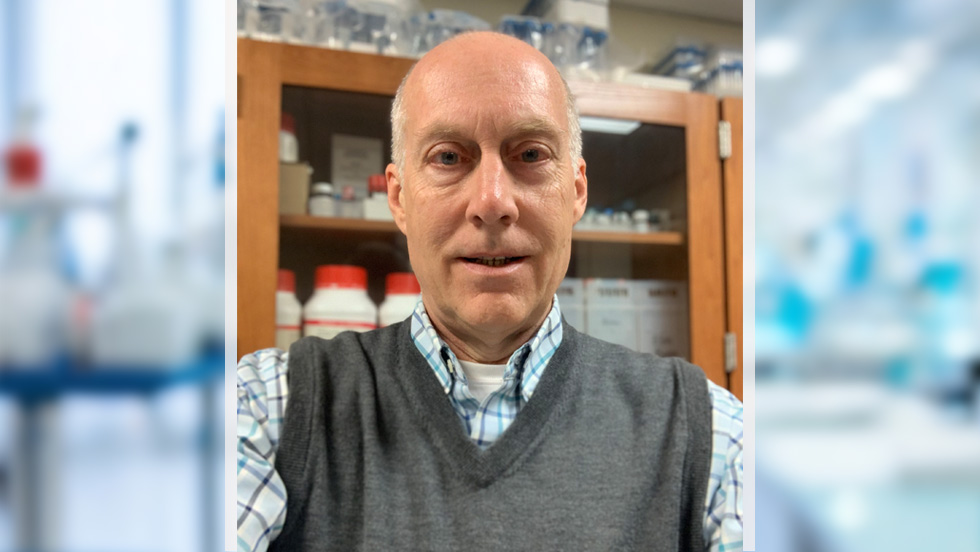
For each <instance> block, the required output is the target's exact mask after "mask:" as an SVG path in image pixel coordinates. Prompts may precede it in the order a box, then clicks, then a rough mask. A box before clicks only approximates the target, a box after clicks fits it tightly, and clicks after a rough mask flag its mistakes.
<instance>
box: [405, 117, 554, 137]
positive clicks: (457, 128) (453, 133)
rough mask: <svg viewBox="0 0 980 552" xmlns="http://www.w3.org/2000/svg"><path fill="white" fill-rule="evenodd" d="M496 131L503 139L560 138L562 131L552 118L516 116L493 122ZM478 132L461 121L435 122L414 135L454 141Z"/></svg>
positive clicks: (429, 123)
mask: <svg viewBox="0 0 980 552" xmlns="http://www.w3.org/2000/svg"><path fill="white" fill-rule="evenodd" d="M490 123H491V124H492V126H493V128H494V130H495V131H496V132H497V133H498V134H500V135H501V136H502V137H505V138H510V137H518V136H534V135H536V136H543V137H548V138H558V137H559V136H560V135H561V133H562V129H561V127H560V126H559V124H558V122H557V121H555V120H554V119H553V118H550V117H543V116H535V115H527V116H520V115H518V116H515V117H514V118H513V119H511V120H509V121H499V120H498V121H491V122H490ZM477 132H478V130H477V128H475V127H474V125H473V124H468V123H467V122H466V121H460V120H452V121H450V120H435V121H431V122H428V123H426V124H423V125H422V126H421V127H419V128H417V129H415V131H414V132H413V133H412V134H414V135H415V137H416V138H418V139H420V140H439V139H445V140H454V139H466V140H469V139H473V138H475V136H474V135H475V134H476V133H477Z"/></svg>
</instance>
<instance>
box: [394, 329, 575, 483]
mask: <svg viewBox="0 0 980 552" xmlns="http://www.w3.org/2000/svg"><path fill="white" fill-rule="evenodd" d="M564 331H565V335H564V337H563V338H562V342H561V345H559V346H558V349H557V350H556V351H555V354H554V356H553V357H552V358H551V360H550V361H549V363H548V369H547V370H545V371H544V374H542V376H541V381H540V382H538V386H537V389H536V390H535V392H534V397H533V399H532V400H530V401H528V402H527V404H525V405H524V407H523V408H521V411H520V413H518V415H517V418H515V419H514V421H513V422H511V424H510V427H508V428H507V430H506V431H504V433H503V435H501V436H500V437H498V438H497V441H496V442H495V443H493V444H492V445H490V446H489V447H488V448H487V449H486V450H483V449H481V448H480V447H479V446H478V445H477V444H476V443H474V442H473V440H472V439H471V438H470V437H469V435H467V434H466V431H465V429H464V428H463V425H462V423H460V420H459V415H458V414H456V411H455V410H454V409H453V407H452V405H451V404H450V402H449V398H448V397H447V396H446V393H445V390H444V389H443V387H442V385H441V384H440V383H439V380H438V379H437V378H436V377H435V375H434V374H433V372H432V368H431V367H430V366H429V364H428V362H427V361H426V359H425V357H424V356H423V355H422V353H420V352H419V350H418V349H417V348H416V347H415V346H414V344H413V343H412V340H411V328H410V326H409V324H407V323H406V324H404V329H403V330H402V332H401V333H403V334H405V335H404V336H403V337H400V338H398V339H397V340H396V342H397V344H398V345H397V347H398V348H399V349H401V350H400V351H399V355H398V357H399V358H400V359H401V361H400V366H399V368H398V369H397V370H395V372H396V377H397V378H398V379H399V381H400V383H401V385H402V388H403V390H404V392H405V394H406V396H407V398H408V400H409V402H410V404H411V407H412V411H413V412H414V413H415V415H416V416H417V417H418V419H419V423H420V424H421V426H422V427H423V428H425V431H426V433H427V434H428V435H429V437H430V438H431V439H432V441H433V443H434V444H435V445H436V447H437V449H438V450H439V452H440V453H441V454H442V455H443V458H442V460H443V461H444V462H445V463H446V464H447V465H449V466H450V467H451V468H452V469H453V471H454V472H455V473H456V475H457V476H458V477H459V478H461V479H464V480H466V481H469V482H470V483H472V484H474V485H476V486H478V487H481V488H482V487H487V486H489V485H491V484H492V483H493V482H494V481H496V480H497V479H499V478H500V477H502V476H505V475H506V474H507V473H508V472H509V471H511V470H515V469H517V468H518V467H519V466H520V463H521V462H522V461H523V460H524V459H525V458H526V457H527V456H529V455H530V454H532V453H533V451H534V449H535V448H536V447H537V445H538V444H539V443H540V442H541V441H542V440H543V439H545V438H546V437H547V433H548V426H550V425H551V424H552V423H554V420H555V419H556V416H555V414H556V410H558V409H560V408H561V405H562V404H563V403H564V402H565V401H564V397H565V396H566V395H567V393H568V388H569V386H570V385H572V383H571V382H569V381H568V379H569V378H568V377H567V376H568V374H569V372H570V367H571V362H569V359H574V358H575V356H574V355H573V354H572V350H573V349H574V348H575V342H576V339H575V336H574V335H572V334H574V333H575V331H574V330H572V329H571V328H569V326H568V325H567V324H566V325H565V326H564Z"/></svg>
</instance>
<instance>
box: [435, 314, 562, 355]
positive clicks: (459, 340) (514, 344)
mask: <svg viewBox="0 0 980 552" xmlns="http://www.w3.org/2000/svg"><path fill="white" fill-rule="evenodd" d="M549 312H551V309H550V308H549V309H548V310H547V311H545V313H544V315H543V316H541V317H540V319H539V320H538V321H537V323H535V324H532V325H530V326H527V327H524V328H520V329H518V330H517V331H514V332H512V333H506V332H499V333H493V332H490V333H487V332H483V333H481V334H479V335H478V334H476V333H475V332H473V331H466V330H465V329H450V328H449V327H448V326H447V325H445V324H443V323H442V322H441V321H440V320H438V317H434V316H433V315H432V313H428V315H429V321H430V322H431V323H432V327H434V328H435V330H436V333H438V334H439V337H440V338H441V339H442V341H443V342H444V343H445V344H446V345H447V346H448V347H449V348H450V349H451V350H452V351H453V353H454V354H455V355H456V358H458V359H459V360H467V361H470V362H478V363H481V364H506V363H507V361H508V360H510V356H511V355H512V354H514V351H516V350H517V349H518V348H519V347H520V346H521V345H523V344H525V343H527V342H528V341H529V340H530V339H531V338H532V337H534V334H536V333H537V332H538V330H539V329H541V325H542V324H544V321H545V320H546V319H547V318H548V313H549Z"/></svg>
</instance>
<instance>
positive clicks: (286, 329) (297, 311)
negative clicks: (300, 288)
mask: <svg viewBox="0 0 980 552" xmlns="http://www.w3.org/2000/svg"><path fill="white" fill-rule="evenodd" d="M302 317H303V307H302V306H300V304H299V301H298V300H297V299H296V275H295V274H294V273H293V271H292V270H286V269H284V268H280V269H279V283H278V285H277V286H276V348H278V349H282V350H284V351H288V350H289V346H290V345H292V344H293V342H295V341H298V340H299V337H300V329H301V322H302Z"/></svg>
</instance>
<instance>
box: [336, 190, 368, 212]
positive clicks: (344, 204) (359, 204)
mask: <svg viewBox="0 0 980 552" xmlns="http://www.w3.org/2000/svg"><path fill="white" fill-rule="evenodd" d="M337 216H338V217H344V218H363V217H364V201H363V200H360V199H357V195H356V194H355V193H354V187H353V186H344V190H343V192H342V193H341V194H340V199H339V200H338V201H337Z"/></svg>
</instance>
